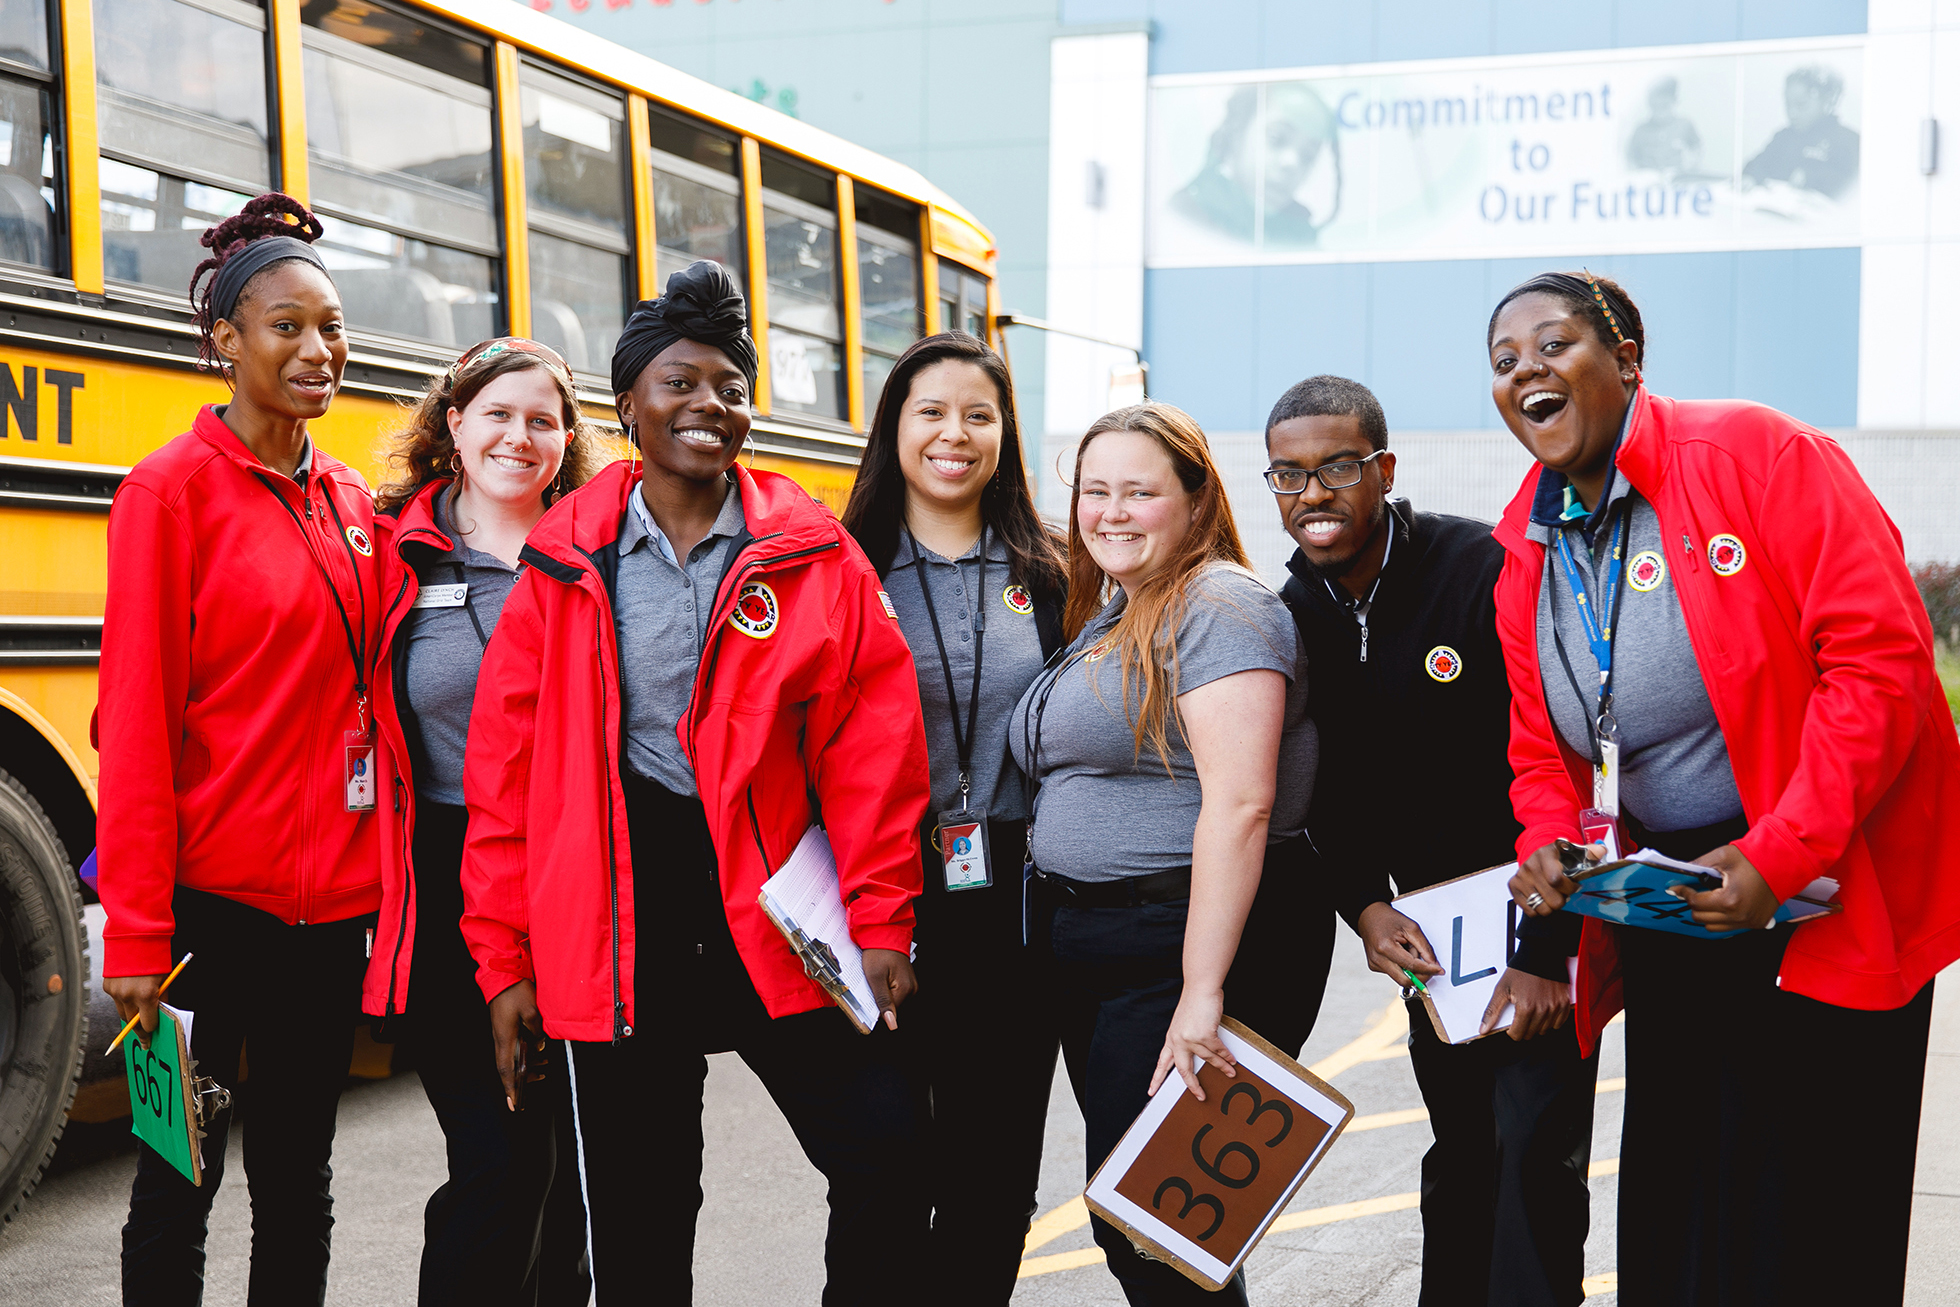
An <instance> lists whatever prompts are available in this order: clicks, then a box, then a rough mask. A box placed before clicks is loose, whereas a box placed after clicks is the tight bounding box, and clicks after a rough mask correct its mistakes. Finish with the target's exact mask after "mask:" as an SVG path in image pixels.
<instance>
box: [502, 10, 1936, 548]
mask: <svg viewBox="0 0 1960 1307" xmlns="http://www.w3.org/2000/svg"><path fill="white" fill-rule="evenodd" d="M547 2H548V3H550V4H551V5H552V6H553V10H552V12H554V13H555V14H557V15H559V16H562V17H565V18H567V19H568V20H570V21H572V22H575V23H579V24H580V25H583V26H587V27H590V28H592V29H593V30H595V31H598V32H601V33H603V34H604V35H606V36H608V37H609V38H611V39H613V40H617V41H620V42H622V43H624V44H627V45H631V46H634V47H636V48H638V49H641V50H643V51H645V52H646V53H648V54H650V55H652V56H654V57H656V58H659V59H662V60H664V61H666V62H669V63H673V64H676V65H677V66H679V67H682V68H684V69H686V70H687V71H690V72H693V73H695V74H697V75H699V76H702V77H706V78H709V79H710V80H713V81H715V82H717V83H720V84H723V85H726V86H730V87H732V88H734V89H738V90H741V91H743V92H744V93H745V94H751V95H754V96H756V97H757V98H768V97H772V96H773V97H775V98H774V99H773V100H772V101H771V102H772V103H775V104H776V105H777V107H781V108H789V109H791V110H792V111H794V112H796V113H798V114H800V115H801V116H804V117H806V118H808V119H810V120H811V121H813V122H816V123H818V124H819V125H821V126H823V127H825V128H827V129H829V130H832V131H835V132H838V133H840V134H843V135H845V136H849V137H852V138H853V139H856V140H859V141H860V142H861V143H863V144H864V145H867V146H869V147H871V148H873V149H876V150H879V151H881V152H883V153H886V154H890V155H893V156H895V157H897V158H899V159H901V160H903V161H905V162H907V163H910V164H912V165H913V166H915V167H917V168H919V169H920V170H921V171H922V172H924V173H925V174H926V175H927V176H928V177H929V178H931V179H932V180H933V181H934V182H935V183H937V184H938V185H940V186H942V187H944V188H945V189H946V190H948V191H949V192H950V193H951V194H953V195H954V196H955V197H956V198H958V199H959V200H960V201H961V202H962V203H964V204H966V205H968V206H969V207H970V208H972V209H973V211H974V212H975V213H976V214H978V215H979V216H980V217H981V219H982V220H983V221H985V222H987V223H989V224H990V225H991V226H992V228H993V230H994V231H995V233H996V235H997V237H998V239H999V241H1000V244H1001V268H1002V290H1003V297H1002V302H1003V306H1004V308H1005V309H1007V310H1008V311H1010V312H1014V313H1018V314H1023V315H1029V316H1033V317H1037V318H1041V319H1044V320H1046V321H1047V322H1048V323H1050V324H1052V325H1053V326H1056V327H1061V328H1067V329H1070V330H1073V331H1076V332H1080V333H1084V334H1086V335H1089V336H1095V337H1100V338H1102V339H1104V340H1108V341H1116V342H1123V343H1126V344H1132V345H1134V346H1136V347H1137V348H1138V349H1140V351H1141V354H1142V356H1143V358H1144V359H1145V360H1147V362H1148V365H1149V371H1148V384H1149V390H1150V393H1151V395H1152V396H1153V397H1155V398H1159V399H1163V400H1166V401H1168V402H1171V403H1174V404H1177V405H1179V406H1180V407H1182V408H1185V409H1187V410H1188V411H1190V412H1191V413H1192V414H1193V415H1194V416H1196V417H1197V418H1198V420H1199V421H1200V422H1201V423H1202V424H1203V425H1204V426H1205V428H1206V430H1207V432H1209V433H1210V435H1211V437H1212V440H1213V443H1214V447H1215V449H1216V451H1217V452H1218V455H1219V457H1220V461H1221V463H1222V464H1223V465H1224V466H1225V467H1226V469H1227V473H1228V476H1229V477H1230V480H1231V485H1232V494H1233V499H1234V502H1235V505H1236V506H1237V508H1238V517H1239V520H1240V523H1241V525H1242V526H1243V527H1244V528H1246V532H1247V535H1248V543H1249V545H1250V546H1251V547H1252V549H1253V552H1254V555H1255V561H1256V562H1257V563H1258V565H1259V566H1260V568H1261V570H1262V571H1264V572H1266V573H1267V574H1268V575H1277V572H1278V569H1279V567H1280V566H1281V565H1282V563H1283V560H1284V558H1285V556H1286V554H1287V552H1288V550H1289V548H1290V546H1289V544H1288V542H1287V541H1286V540H1285V537H1284V536H1283V534H1281V533H1280V531H1279V528H1278V523H1277V516H1276V514H1275V513H1274V512H1273V510H1272V508H1271V506H1270V499H1269V497H1268V496H1267V494H1266V492H1265V490H1264V488H1263V486H1262V484H1261V483H1260V482H1259V480H1258V472H1259V470H1260V469H1261V468H1263V466H1264V459H1263V448H1262V442H1261V434H1262V427H1263V422H1264V417H1265V414H1266V412H1267V411H1268V409H1269V408H1270V406H1271V405H1272V403H1273V401H1274V400H1275V399H1276V398H1277V397H1278V395H1279V394H1280V393H1281V392H1282V391H1283V390H1284V389H1285V388H1286V387H1287V386H1288V385H1290V384H1291V383H1292V382H1294V381H1297V380H1299V379H1300V378H1302V377H1305V376H1309V375H1312V374H1315V373H1321V372H1334V373H1340V374H1343V375H1346V376H1351V377H1354V378H1356V379H1358V380H1361V381H1363V382H1365V383H1367V384H1368V385H1370V386H1371V387H1373V388H1374V390H1375V391H1376V393H1377V394H1378V395H1379V396H1380V397H1381V399H1382V402H1383V405H1384V407H1385V409H1386V410H1387V413H1388V419H1389V425H1390V428H1391V431H1392V432H1393V437H1392V440H1393V443H1394V444H1395V446H1396V447H1397V448H1398V450H1399V451H1400V470H1399V472H1398V478H1397V479H1398V486H1399V488H1400V489H1402V490H1404V491H1406V492H1407V493H1409V494H1410V496H1411V497H1412V498H1413V499H1414V500H1415V502H1416V503H1417V505H1418V506H1419V507H1425V508H1436V509H1440V510H1446V511H1454V512H1463V513H1469V514H1473V515H1477V516H1483V517H1492V516H1494V515H1495V514H1496V513H1497V511H1498V509H1499V508H1500V507H1501V506H1502V504H1503V503H1504V501H1505V500H1506V499H1507V498H1508V497H1509V494H1510V493H1511V492H1512V491H1513V490H1514V489H1515V487H1516V486H1517V483H1518V480H1519V477H1520V476H1521V475H1522V473H1523V471H1524V470H1525V468H1526V466H1527V461H1528V460H1527V458H1526V456H1525V455H1524V454H1523V452H1522V451H1521V450H1520V449H1519V448H1518V447H1517V445H1516V443H1515V442H1514V441H1513V440H1512V438H1511V437H1510V435H1509V433H1508V432H1506V431H1505V430H1504V429H1503V427H1502V424H1501V423H1500V421H1499V420H1498V418H1497V415H1496V412H1495V410H1494V409H1493V407H1492V405H1491V401H1490V396H1489V371H1488V365H1487V362H1486V352H1485V348H1484V338H1485V329H1486V324H1487V322H1488V318H1489V314H1490V309H1491V306H1492V305H1493V304H1494V303H1495V302H1496V300H1497V298H1498V297H1499V296H1500V295H1501V294H1502V293H1503V291H1504V290H1505V289H1506V288H1508V287H1509V286H1511V285H1513V284H1515V283H1516V282H1518V281H1520V280H1522V279H1523V278H1525V277H1527V276H1529V275H1531V274H1532V273H1535V272H1538V271H1542V270H1545V269H1549V268H1577V267H1588V268H1591V269H1592V270H1593V271H1595V272H1599V273H1605V274H1608V275H1611V276H1613V277H1615V278H1617V279H1619V280H1620V281H1621V282H1622V283H1624V284H1625V285H1626V286H1627V288H1628V290H1629V291H1630V292H1631V293H1632V294H1633V295H1634V297H1635V298H1636V300H1637V302H1638V303H1639V304H1640V306H1641V309H1642V312H1643V314H1644V316H1645V319H1646V324H1647V331H1648V339H1649V350H1650V352H1649V364H1648V367H1647V369H1646V372H1647V377H1648V381H1649V384H1650V385H1651V387H1652V388H1653V389H1654V390H1655V391H1657V392H1659V393H1662V394H1670V395H1675V396H1678V397H1682V398H1715V397H1739V398H1745V399H1751V400H1757V401H1760V402H1762V403H1766V404H1770V405H1773V406H1775V407H1777V408H1780V409H1783V410H1785V411H1787V412H1790V413H1792V414H1795V415H1796V416H1798V417H1800V418H1802V419H1804V420H1805V421H1808V422H1811V423H1814V424H1816V425H1817V426H1819V427H1822V428H1824V429H1825V430H1828V431H1830V432H1832V433H1833V434H1834V435H1837V436H1838V437H1839V438H1840V439H1841V440H1842V441H1843V442H1844V443H1845V445H1846V447H1847V449H1849V450H1850V452H1851V453H1852V456H1853V457H1854V458H1855V459H1856V460H1857V461H1858V463H1859V465H1860V467H1861V468H1862V469H1863V470H1864V472H1865V474H1866V476H1867V478H1868V479H1869V480H1870V481H1871V482H1872V484H1873V486H1874V488H1875V489H1876V490H1877V491H1878V493H1879V496H1880V498H1881V499H1882V500H1883V501H1884V502H1885V504H1886V506H1887V508H1888V509H1889V510H1890V511H1891V513H1892V515H1893V517H1894V519H1895V520H1896V521H1898V523H1899V525H1900V527H1901V530H1902V532H1903V533H1904V535H1905V537H1906V545H1907V552H1908V554H1909V555H1910V556H1911V557H1912V558H1914V559H1915V560H1927V559H1945V560H1954V559H1960V512H1956V511H1954V508H1953V505H1954V504H1955V502H1956V501H1957V500H1960V366H1956V365H1955V363H1954V360H1955V358H1956V356H1960V139H1956V134H1957V133H1960V2H1956V0H1870V2H1869V3H1864V2H1862V0H1640V2H1639V3H1635V2H1634V0H1589V2H1588V3H1583V4H1580V5H1576V6H1569V7H1567V8H1565V9H1563V10H1559V11H1556V14H1555V16H1554V15H1552V14H1549V13H1548V11H1546V10H1544V9H1543V8H1542V7H1540V6H1534V5H1528V4H1524V3H1521V2H1520V0H1350V2H1349V3H1339V4H1337V3H1333V2H1332V0H695V2H694V3H682V2H681V0H673V2H672V3H659V2H658V0H589V2H588V3H586V4H584V6H583V9H582V12H574V5H576V4H577V3H578V0H534V3H538V4H543V3H547ZM614 5H616V7H612V6H614ZM785 95H787V96H788V97H789V98H788V101H787V103H785V102H784V99H783V97H784V96H785ZM1942 128H1945V129H1946V133H1945V139H1942V131H1941V129H1942ZM1008 341H1009V346H1010V349H1011V351H1012V355H1011V357H1012V362H1013V364H1014V366H1015V371H1016V377H1017V381H1018V384H1019V388H1020V396H1019V399H1020V403H1021V406H1022V414H1023V420H1024V424H1025V425H1026V426H1027V427H1028V428H1029V429H1030V431H1031V432H1032V431H1034V430H1037V429H1038V430H1039V431H1041V433H1042V452H1041V456H1040V458H1039V460H1038V466H1037V468H1036V473H1037V476H1038V477H1039V479H1040V482H1041V485H1042V494H1043V502H1044V507H1045V508H1047V509H1050V510H1051V511H1061V512H1065V511H1066V506H1067V495H1068V490H1067V485H1066V483H1065V481H1064V479H1063V476H1062V475H1060V474H1065V473H1066V472H1067V469H1068V465H1069V459H1070V456H1071V451H1072V447H1073V442H1074V439H1075V437H1076V436H1077V435H1079V433H1080V432H1081V430H1082V429H1083V428H1084V427H1085V426H1086V425H1087V424H1088V423H1089V422H1090V421H1092V420H1093V419H1094V418H1095V417H1096V416H1098V415H1099V414H1100V413H1102V412H1103V411H1105V410H1106V409H1107V408H1108V407H1109V406H1110V404H1111V402H1112V400H1113V399H1120V398H1122V396H1123V394H1124V391H1125V388H1126V385H1127V383H1128V381H1129V379H1130V374H1131V370H1132V368H1133V365H1134V362H1135V359H1134V356H1133V355H1132V354H1131V353H1130V352H1129V351H1127V350H1122V349H1117V348H1113V347H1111V346H1106V345H1097V344H1093V343H1089V342H1086V341H1083V340H1079V339H1075V338H1071V337H1066V336H1061V335H1054V334H1050V335H1046V336H1042V335H1038V334H1037V333H1035V332H1033V331H1029V330H1021V329H1010V331H1009V333H1008Z"/></svg>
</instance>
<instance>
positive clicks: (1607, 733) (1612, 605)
mask: <svg viewBox="0 0 1960 1307" xmlns="http://www.w3.org/2000/svg"><path fill="white" fill-rule="evenodd" d="M1632 516H1633V513H1632V511H1631V509H1628V510H1627V511H1624V512H1621V513H1620V514H1619V515H1618V518H1617V520H1616V521H1615V522H1614V523H1613V543H1612V551H1613V552H1612V563H1611V568H1610V570H1609V571H1608V572H1607V574H1606V589H1605V593H1604V595H1603V596H1602V600H1601V603H1600V608H1601V610H1602V611H1601V612H1599V613H1595V612H1594V611H1593V605H1592V601H1591V600H1590V598H1588V596H1587V593H1586V581H1585V576H1584V574H1583V573H1582V572H1580V570H1579V564H1578V561H1577V560H1576V559H1575V558H1573V556H1572V540H1571V532H1569V531H1568V530H1566V529H1565V528H1564V527H1557V528H1554V529H1555V530H1557V532H1558V538H1557V540H1556V541H1555V542H1554V543H1555V545H1556V548H1557V552H1558V559H1559V563H1560V564H1561V565H1562V567H1563V569H1564V572H1565V583H1566V585H1568V586H1569V587H1571V590H1572V601H1573V604H1574V606H1575V607H1576V608H1578V610H1579V624H1580V626H1581V627H1583V628H1584V630H1585V632H1586V642H1587V643H1588V644H1590V645H1591V646H1592V654H1593V661H1594V663H1596V664H1597V665H1598V667H1599V697H1598V700H1597V707H1596V711H1595V713H1594V715H1593V719H1592V721H1591V722H1590V723H1588V726H1589V731H1588V733H1589V734H1591V733H1594V732H1596V733H1597V736H1598V737H1599V738H1604V739H1609V740H1610V739H1615V738H1617V737H1618V734H1619V728H1618V723H1616V722H1615V721H1614V720H1613V638H1614V637H1615V636H1616V635H1617V634H1618V633H1619V627H1620V599H1621V591H1620V586H1621V583H1622V582H1623V581H1625V580H1626V571H1627V564H1626V535H1627V522H1628V520H1629V519H1630V518H1632ZM1601 618H1604V620H1605V624H1604V625H1603V626H1602V625H1601V621H1600V619H1601ZM1552 640H1553V643H1554V644H1556V645H1557V646H1558V653H1559V658H1560V660H1561V661H1563V662H1565V671H1566V676H1567V677H1568V678H1569V679H1571V680H1572V683H1573V689H1574V692H1575V693H1576V692H1577V690H1578V678H1577V677H1574V676H1573V675H1572V664H1571V660H1570V659H1567V658H1566V656H1565V642H1564V640H1563V639H1561V638H1560V636H1559V634H1558V623H1557V622H1556V621H1554V622H1553V623H1552ZM1579 702H1580V704H1581V706H1582V707H1583V705H1584V703H1585V698H1584V696H1583V695H1582V696H1581V697H1580V700H1579ZM1594 749H1595V751H1597V749H1598V744H1597V740H1595V742H1594ZM1594 761H1595V762H1597V761H1598V759H1597V758H1595V759H1594Z"/></svg>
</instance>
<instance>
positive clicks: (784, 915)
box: [756, 825, 878, 1035]
mask: <svg viewBox="0 0 1960 1307" xmlns="http://www.w3.org/2000/svg"><path fill="white" fill-rule="evenodd" d="M756 902H757V903H759V904H760V905H761V906H762V914H763V915H764V916H766V917H768V918H769V922H770V924H771V925H773V926H775V928H776V929H777V930H779V931H781V932H782V935H783V938H784V939H785V940H787V941H788V943H789V946H790V950H791V951H792V952H794V953H795V954H796V956H797V959H798V960H799V961H801V962H802V963H803V973H804V974H805V975H807V976H809V977H810V979H812V980H814V981H816V982H817V983H818V984H819V985H822V986H823V988H824V992H825V993H827V994H829V995H830V997H831V1001H832V1002H834V1003H836V1004H837V1006H838V1007H839V1008H840V1009H842V1011H843V1013H844V1015H845V1016H846V1017H848V1018H850V1022H851V1024H852V1025H853V1026H855V1027H857V1032H858V1033H859V1034H860V1035H868V1034H870V1033H871V1028H872V1027H873V1026H875V1025H876V1024H878V1005H877V1003H876V1002H875V1001H874V1000H873V999H872V997H871V982H870V981H869V980H867V979H866V978H865V975H864V953H863V951H862V950H860V949H859V948H858V946H857V945H856V943H854V942H853V941H852V939H851V922H850V916H849V914H848V913H846V912H845V910H844V897H843V892H842V890H841V889H840V888H839V886H838V882H837V857H836V855H835V854H834V853H832V852H831V849H830V837H829V836H828V835H825V834H824V831H823V827H821V826H816V825H812V826H811V827H810V829H808V830H806V831H804V832H803V838H802V839H800V840H798V841H797V843H796V849H795V850H794V851H793V852H792V853H791V854H790V855H789V860H788V861H787V862H785V863H783V865H782V867H781V868H780V869H778V870H777V872H776V874H775V875H773V876H771V877H770V878H769V879H768V880H766V881H764V882H763V885H762V893H761V894H759V895H757V896H756Z"/></svg>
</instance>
